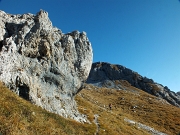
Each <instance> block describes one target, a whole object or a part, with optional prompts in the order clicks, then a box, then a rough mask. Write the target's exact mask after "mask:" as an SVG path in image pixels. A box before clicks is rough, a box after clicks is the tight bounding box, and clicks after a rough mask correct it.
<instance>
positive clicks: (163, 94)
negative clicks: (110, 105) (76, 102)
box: [87, 62, 180, 107]
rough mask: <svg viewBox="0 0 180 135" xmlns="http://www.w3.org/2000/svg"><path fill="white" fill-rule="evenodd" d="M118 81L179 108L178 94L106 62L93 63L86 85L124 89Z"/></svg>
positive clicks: (179, 99) (119, 66) (124, 68)
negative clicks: (124, 81)
mask: <svg viewBox="0 0 180 135" xmlns="http://www.w3.org/2000/svg"><path fill="white" fill-rule="evenodd" d="M120 80H126V81H128V82H129V83H130V85H132V86H134V87H136V88H139V89H141V90H143V91H145V92H148V93H149V94H152V95H154V96H157V97H160V98H162V99H165V100H166V101H167V102H168V103H170V104H172V105H175V106H177V107H180V95H179V94H177V93H175V92H173V91H171V90H170V89H169V88H168V87H167V86H163V85H161V84H159V83H156V82H154V81H153V80H152V79H149V78H147V77H143V76H141V75H140V74H138V73H137V72H134V71H133V70H131V69H128V68H126V67H124V66H121V65H114V64H110V63H106V62H96V63H93V64H92V67H91V71H90V74H89V77H88V79H87V83H89V84H93V85H95V86H99V87H107V88H116V89H125V88H124V87H122V85H121V83H120Z"/></svg>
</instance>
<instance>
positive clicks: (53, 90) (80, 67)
mask: <svg viewBox="0 0 180 135" xmlns="http://www.w3.org/2000/svg"><path fill="white" fill-rule="evenodd" d="M92 55H93V54H92V47H91V43H90V42H89V40H88V38H87V36H86V33H85V32H82V33H80V32H78V31H73V32H71V33H67V34H63V33H62V31H61V30H60V29H58V28H56V27H53V26H52V23H51V21H50V20H49V18H48V13H47V12H45V11H42V10H41V11H40V12H38V13H37V14H36V15H33V14H29V13H28V14H23V15H11V14H7V13H5V12H4V11H0V81H2V82H4V83H5V85H6V86H8V87H9V88H10V89H11V90H12V91H14V92H15V93H17V94H18V95H19V96H21V97H23V98H25V99H26V100H29V101H31V102H32V103H34V104H36V105H38V106H41V107H42V108H44V109H46V110H48V111H50V112H54V113H57V114H60V115H62V116H64V117H69V118H73V119H75V120H78V121H85V120H86V118H84V117H83V116H82V115H80V114H79V113H78V111H77V110H76V102H75V101H74V95H75V94H76V93H77V92H78V91H80V89H81V87H82V85H83V83H84V82H85V81H86V79H87V77H88V75H89V71H90V69H91V65H92Z"/></svg>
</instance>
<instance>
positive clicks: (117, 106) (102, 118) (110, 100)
mask: <svg viewBox="0 0 180 135" xmlns="http://www.w3.org/2000/svg"><path fill="white" fill-rule="evenodd" d="M120 83H121V86H122V87H124V88H125V89H126V90H117V89H110V88H105V87H101V88H100V87H96V86H93V85H89V84H88V85H87V86H86V87H85V88H84V89H83V90H82V91H81V92H80V93H79V94H78V95H77V97H76V100H77V104H78V108H79V110H80V111H81V112H82V113H86V114H87V115H88V116H89V117H88V118H89V119H93V116H94V114H96V116H99V117H98V125H99V128H98V132H99V134H100V135H101V134H107V135H110V134H111V135H121V134H123V135H145V134H155V135H164V134H168V135H177V134H178V133H179V132H180V114H179V113H180V108H178V107H175V106H172V105H170V104H169V103H167V102H166V101H165V100H163V99H161V98H158V97H156V96H153V95H151V94H148V93H147V92H144V91H142V90H140V89H137V88H135V87H133V86H131V84H130V83H128V82H127V81H124V80H122V81H120ZM109 104H112V110H110V108H109ZM127 120H129V123H127V122H126V121H127ZM134 122H136V123H134ZM138 123H141V124H144V125H146V128H142V127H141V126H140V125H139V124H138ZM147 126H148V127H151V128H153V130H154V131H155V130H158V131H159V132H153V131H152V130H148V127H147Z"/></svg>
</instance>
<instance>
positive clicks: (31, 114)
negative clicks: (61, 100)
mask: <svg viewBox="0 0 180 135" xmlns="http://www.w3.org/2000/svg"><path fill="white" fill-rule="evenodd" d="M0 93H1V94H0V133H1V134H3V135H83V134H93V133H94V132H95V124H81V123H78V122H76V121H73V120H67V119H65V118H62V117H60V116H58V115H56V114H53V113H49V112H47V111H45V110H43V109H41V108H40V107H37V106H35V105H32V104H31V103H30V102H28V101H26V100H23V99H22V98H20V97H18V96H17V95H15V94H14V93H13V92H11V91H10V90H8V89H7V88H6V87H4V86H3V85H2V84H1V83H0Z"/></svg>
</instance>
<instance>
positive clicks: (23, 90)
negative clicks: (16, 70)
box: [19, 85, 30, 101]
mask: <svg viewBox="0 0 180 135" xmlns="http://www.w3.org/2000/svg"><path fill="white" fill-rule="evenodd" d="M19 96H20V97H22V98H24V99H25V100H28V101H29V100H30V99H29V87H28V86H26V85H23V86H19Z"/></svg>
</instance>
